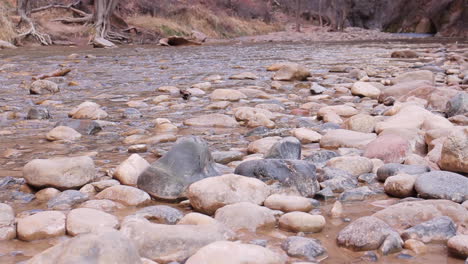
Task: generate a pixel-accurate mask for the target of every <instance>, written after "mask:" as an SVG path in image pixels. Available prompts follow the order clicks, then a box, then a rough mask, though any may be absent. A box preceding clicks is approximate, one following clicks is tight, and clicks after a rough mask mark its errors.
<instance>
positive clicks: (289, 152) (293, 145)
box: [265, 137, 301, 160]
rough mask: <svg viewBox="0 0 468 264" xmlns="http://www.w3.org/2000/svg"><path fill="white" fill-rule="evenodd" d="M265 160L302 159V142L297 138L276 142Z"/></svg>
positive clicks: (287, 138)
mask: <svg viewBox="0 0 468 264" xmlns="http://www.w3.org/2000/svg"><path fill="white" fill-rule="evenodd" d="M265 159H298V160H299V159H301V142H300V141H299V140H298V139H297V138H295V137H286V138H283V139H281V140H279V141H278V142H276V143H275V144H274V145H273V146H272V147H271V148H270V150H269V151H268V152H267V153H266V154H265Z"/></svg>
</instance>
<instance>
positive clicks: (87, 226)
mask: <svg viewBox="0 0 468 264" xmlns="http://www.w3.org/2000/svg"><path fill="white" fill-rule="evenodd" d="M66 226H67V233H68V234H69V235H72V236H77V235H79V234H84V233H94V232H97V231H100V230H102V229H105V228H115V229H116V228H118V227H119V220H118V219H117V217H115V216H113V215H111V214H108V213H104V212H101V211H99V210H96V209H89V208H78V209H73V210H71V211H70V212H69V213H68V215H67V222H66Z"/></svg>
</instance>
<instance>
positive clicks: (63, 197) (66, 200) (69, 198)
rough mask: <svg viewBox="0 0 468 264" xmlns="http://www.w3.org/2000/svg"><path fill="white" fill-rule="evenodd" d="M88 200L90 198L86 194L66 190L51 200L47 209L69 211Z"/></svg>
mask: <svg viewBox="0 0 468 264" xmlns="http://www.w3.org/2000/svg"><path fill="white" fill-rule="evenodd" d="M88 199H89V197H88V195H87V194H85V193H82V192H80V191H76V190H66V191H63V192H61V193H59V194H57V195H56V196H54V197H53V198H52V199H50V200H49V201H48V202H47V208H49V209H53V210H67V209H71V208H72V207H73V206H75V205H77V204H80V203H82V202H85V201H87V200H88Z"/></svg>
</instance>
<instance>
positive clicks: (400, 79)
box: [393, 70, 435, 84]
mask: <svg viewBox="0 0 468 264" xmlns="http://www.w3.org/2000/svg"><path fill="white" fill-rule="evenodd" d="M416 80H421V81H429V82H430V83H434V81H435V77H434V74H433V73H432V72H431V71H428V70H420V71H412V72H406V73H403V74H400V75H398V76H397V77H396V78H395V79H393V83H395V84H398V83H405V82H410V81H416Z"/></svg>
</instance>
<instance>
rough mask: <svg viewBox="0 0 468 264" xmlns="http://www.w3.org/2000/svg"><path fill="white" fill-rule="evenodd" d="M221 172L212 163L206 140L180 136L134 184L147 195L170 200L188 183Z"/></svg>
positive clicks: (181, 194)
mask: <svg viewBox="0 0 468 264" xmlns="http://www.w3.org/2000/svg"><path fill="white" fill-rule="evenodd" d="M217 175H221V173H220V172H219V171H218V169H217V168H216V167H215V163H214V161H213V158H212V157H211V153H210V151H209V149H208V144H207V143H206V142H205V141H204V140H202V139H201V138H197V137H192V136H190V137H184V138H181V139H179V140H178V141H177V142H176V144H175V145H174V146H173V147H172V148H171V149H170V150H169V151H168V152H167V153H166V154H165V155H164V156H163V157H161V158H160V159H159V160H157V161H156V162H154V163H153V164H151V166H150V167H148V168H147V169H146V170H145V171H144V172H143V173H142V174H141V175H140V177H139V178H138V183H137V185H138V188H140V189H142V190H144V191H146V192H148V193H149V194H150V195H151V196H153V197H156V198H159V199H166V200H174V199H178V198H180V197H181V196H183V195H184V194H183V193H184V191H185V189H186V188H187V187H188V186H189V185H190V184H192V183H194V182H196V181H199V180H202V179H204V178H207V177H212V176H217Z"/></svg>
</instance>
